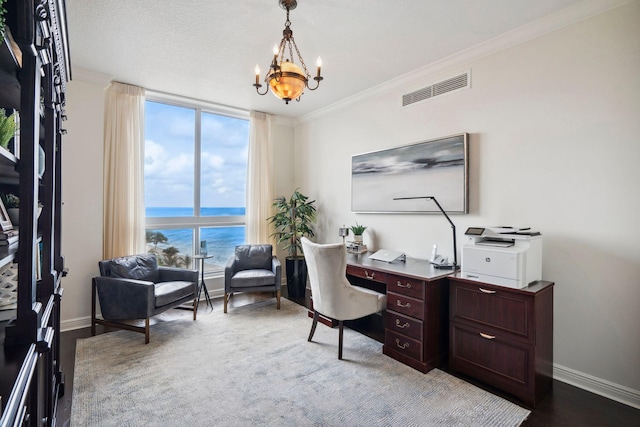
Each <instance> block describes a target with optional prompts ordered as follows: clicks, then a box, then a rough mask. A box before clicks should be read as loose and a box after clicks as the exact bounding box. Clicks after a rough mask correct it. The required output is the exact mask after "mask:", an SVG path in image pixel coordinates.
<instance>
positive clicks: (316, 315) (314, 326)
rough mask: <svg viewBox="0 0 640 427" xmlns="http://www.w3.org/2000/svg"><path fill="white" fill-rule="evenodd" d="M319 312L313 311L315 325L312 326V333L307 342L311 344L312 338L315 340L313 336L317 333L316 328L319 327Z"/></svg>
mask: <svg viewBox="0 0 640 427" xmlns="http://www.w3.org/2000/svg"><path fill="white" fill-rule="evenodd" d="M318 317H319V315H318V312H317V311H315V310H313V323H312V324H311V331H310V332H309V338H307V341H309V342H311V338H313V334H315V333H316V326H318Z"/></svg>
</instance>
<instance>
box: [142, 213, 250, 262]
mask: <svg viewBox="0 0 640 427" xmlns="http://www.w3.org/2000/svg"><path fill="white" fill-rule="evenodd" d="M146 215H147V217H153V218H158V217H191V216H193V208H189V207H169V208H167V207H153V208H149V207H148V208H146ZM243 215H245V208H243V207H227V208H201V215H200V216H201V217H206V216H243ZM153 231H159V232H161V233H162V234H163V235H164V236H165V237H166V238H167V242H166V243H159V244H158V252H161V251H162V249H166V248H168V247H170V246H173V247H175V248H177V249H178V250H179V253H178V255H179V256H184V255H189V256H190V257H191V256H193V255H194V252H193V250H194V246H193V245H194V238H193V233H194V230H193V229H192V228H178V229H154V230H153ZM200 240H206V241H207V251H208V254H209V255H212V258H209V259H207V260H205V270H206V271H209V270H220V269H222V268H224V266H225V264H226V263H227V261H228V260H229V258H230V257H231V256H232V255H233V253H234V250H235V247H236V246H237V245H242V244H244V242H245V227H244V226H227V227H201V228H200ZM198 244H199V243H198ZM153 246H154V244H153V243H147V248H148V249H153ZM196 253H197V252H196ZM196 267H199V266H198V265H194V264H192V265H191V268H196Z"/></svg>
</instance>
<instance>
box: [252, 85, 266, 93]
mask: <svg viewBox="0 0 640 427" xmlns="http://www.w3.org/2000/svg"><path fill="white" fill-rule="evenodd" d="M253 86H254V87H255V88H256V92H257V93H258V95H266V94H267V93H268V92H269V86H268V85H267V87H265V88H264V92H260V88H261V87H262V85H261V84H260V83H254V84H253Z"/></svg>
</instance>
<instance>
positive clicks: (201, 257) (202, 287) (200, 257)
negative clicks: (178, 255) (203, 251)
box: [193, 255, 213, 310]
mask: <svg viewBox="0 0 640 427" xmlns="http://www.w3.org/2000/svg"><path fill="white" fill-rule="evenodd" d="M209 258H213V255H194V256H193V259H195V260H198V261H200V262H199V264H198V265H199V270H200V286H199V287H198V303H199V302H200V294H201V293H202V291H203V290H204V297H205V300H206V302H207V305H208V306H209V307H211V310H213V304H212V303H211V298H210V297H209V290H208V289H207V284H206V283H204V260H205V259H209Z"/></svg>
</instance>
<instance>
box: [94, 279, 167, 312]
mask: <svg viewBox="0 0 640 427" xmlns="http://www.w3.org/2000/svg"><path fill="white" fill-rule="evenodd" d="M93 283H94V286H96V290H97V293H98V300H99V301H100V311H101V312H102V317H103V318H104V319H107V320H119V319H144V318H147V317H150V316H152V315H153V310H154V308H155V297H154V291H155V287H154V284H153V282H147V281H144V280H134V279H123V278H116V277H105V276H99V277H94V278H93Z"/></svg>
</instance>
